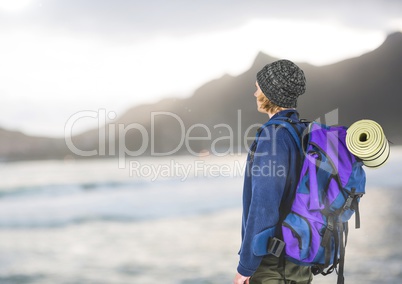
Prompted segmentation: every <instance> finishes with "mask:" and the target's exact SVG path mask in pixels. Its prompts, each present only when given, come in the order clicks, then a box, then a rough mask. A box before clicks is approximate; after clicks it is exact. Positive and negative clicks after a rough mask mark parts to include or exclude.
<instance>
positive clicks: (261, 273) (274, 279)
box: [250, 255, 313, 284]
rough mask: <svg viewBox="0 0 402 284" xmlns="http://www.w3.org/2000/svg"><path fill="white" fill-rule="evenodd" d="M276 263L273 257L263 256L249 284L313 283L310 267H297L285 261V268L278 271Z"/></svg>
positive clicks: (276, 260)
mask: <svg viewBox="0 0 402 284" xmlns="http://www.w3.org/2000/svg"><path fill="white" fill-rule="evenodd" d="M278 261H279V259H278V258H277V257H275V256H273V255H267V256H265V257H264V258H263V259H262V261H261V264H260V266H259V267H258V269H257V271H256V272H255V273H254V274H253V276H251V278H250V284H310V283H311V282H312V281H313V274H312V273H311V269H310V267H306V266H299V265H296V264H294V263H292V262H290V261H287V260H286V261H285V267H284V268H281V269H278ZM283 272H284V273H285V275H283ZM284 276H285V277H284ZM285 279H286V282H285Z"/></svg>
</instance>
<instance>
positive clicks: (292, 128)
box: [264, 118, 302, 152]
mask: <svg viewBox="0 0 402 284" xmlns="http://www.w3.org/2000/svg"><path fill="white" fill-rule="evenodd" d="M297 123H301V122H298V121H293V120H291V119H290V118H275V119H271V120H269V121H268V122H267V123H266V124H264V127H265V126H268V125H280V126H282V127H284V128H286V129H287V130H288V131H289V133H290V134H291V135H292V137H293V139H294V141H295V142H296V145H297V148H298V149H299V151H300V152H302V146H301V139H300V136H301V133H299V131H298V130H297V126H296V124H297Z"/></svg>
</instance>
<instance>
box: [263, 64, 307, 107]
mask: <svg viewBox="0 0 402 284" xmlns="http://www.w3.org/2000/svg"><path fill="white" fill-rule="evenodd" d="M257 83H258V85H259V86H260V89H261V91H262V92H263V93H264V95H265V96H266V97H267V98H268V99H269V100H271V101H272V102H273V103H274V104H276V105H277V106H280V107H284V108H294V107H296V106H297V98H298V97H299V96H300V95H302V94H303V93H304V92H305V91H306V78H305V77H304V72H303V70H301V69H300V68H299V67H298V66H297V65H296V64H294V63H293V62H292V61H289V60H278V61H275V62H273V63H270V64H267V65H265V66H264V68H262V69H261V70H260V71H259V72H258V73H257Z"/></svg>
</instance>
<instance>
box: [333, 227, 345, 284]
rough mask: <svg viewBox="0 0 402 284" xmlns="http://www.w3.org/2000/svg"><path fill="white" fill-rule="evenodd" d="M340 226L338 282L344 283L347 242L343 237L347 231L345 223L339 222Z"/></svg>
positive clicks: (339, 283)
mask: <svg viewBox="0 0 402 284" xmlns="http://www.w3.org/2000/svg"><path fill="white" fill-rule="evenodd" d="M338 228H339V237H340V240H339V248H340V253H339V270H338V281H337V284H344V283H345V277H344V276H343V273H344V267H345V246H346V244H345V243H344V238H343V234H344V231H345V227H344V224H343V223H339V224H338ZM345 240H346V235H345ZM335 245H336V244H335Z"/></svg>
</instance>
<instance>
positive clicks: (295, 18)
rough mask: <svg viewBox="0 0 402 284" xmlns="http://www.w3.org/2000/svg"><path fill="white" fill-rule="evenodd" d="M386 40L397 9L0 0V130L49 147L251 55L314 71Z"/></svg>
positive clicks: (399, 13)
mask: <svg viewBox="0 0 402 284" xmlns="http://www.w3.org/2000/svg"><path fill="white" fill-rule="evenodd" d="M395 31H402V1H400V0H365V1H360V0H355V1H348V0H338V1H324V0H311V1H297V0H287V1H286V0H285V1H280V2H279V1H267V0H261V1H258V0H249V1H244V0H243V1H237V0H235V1H233V0H231V1H229V0H215V1H212V0H203V1H189V0H187V1H185V0H170V1H166V0H165V1H162V0H153V1H128V0H127V1H123V0H113V1H112V0H110V1H105V0H64V1H62V0H42V1H40V0H0V106H1V116H0V127H5V128H7V129H15V130H20V131H23V132H25V133H28V134H35V135H43V136H60V137H61V136H63V134H64V126H65V124H66V121H67V120H68V119H69V117H70V116H72V115H73V114H74V113H77V112H80V111H85V110H92V111H97V110H98V109H106V110H107V111H108V112H111V111H113V112H115V113H116V114H117V115H121V114H123V113H124V111H125V110H126V109H128V108H130V107H132V106H134V105H137V104H141V103H147V102H156V101H158V100H160V99H161V98H163V97H167V96H169V97H171V96H175V97H184V96H189V95H191V92H192V91H193V90H194V89H195V88H197V87H198V86H200V85H201V84H203V83H204V82H207V81H208V80H211V79H213V78H217V77H220V76H222V75H223V74H225V73H229V74H232V75H237V74H239V73H241V72H243V71H245V70H246V69H247V68H249V67H250V65H251V63H252V61H253V59H254V58H255V56H256V54H257V53H258V52H259V51H263V52H265V53H267V54H269V55H272V56H275V57H278V58H288V59H291V60H294V61H297V62H309V63H311V64H315V65H325V64H331V63H334V62H337V61H339V60H342V59H346V58H350V57H354V56H358V55H360V54H362V53H365V52H368V51H370V50H373V49H375V48H376V47H378V46H379V45H380V44H381V43H382V42H383V40H384V39H385V37H386V36H387V34H389V33H391V32H395ZM245 95H249V94H245ZM211 103H212V102H211ZM94 125H96V121H94V119H87V120H82V121H80V123H77V125H76V126H75V131H77V132H78V131H82V130H84V129H86V128H88V127H91V126H94Z"/></svg>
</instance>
